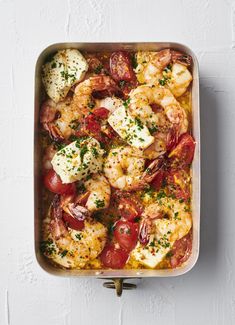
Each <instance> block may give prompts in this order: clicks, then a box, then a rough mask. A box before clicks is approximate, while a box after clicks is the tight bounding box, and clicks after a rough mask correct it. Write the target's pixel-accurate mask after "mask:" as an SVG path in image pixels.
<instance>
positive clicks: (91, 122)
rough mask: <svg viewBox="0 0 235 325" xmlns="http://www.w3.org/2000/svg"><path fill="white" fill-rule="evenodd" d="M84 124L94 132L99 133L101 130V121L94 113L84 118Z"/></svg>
mask: <svg viewBox="0 0 235 325" xmlns="http://www.w3.org/2000/svg"><path fill="white" fill-rule="evenodd" d="M84 124H85V128H86V129H87V130H88V131H90V132H92V133H94V134H97V133H99V132H100V131H101V126H100V123H99V121H98V120H97V118H96V116H95V115H94V114H89V115H87V116H86V117H85V119H84Z"/></svg>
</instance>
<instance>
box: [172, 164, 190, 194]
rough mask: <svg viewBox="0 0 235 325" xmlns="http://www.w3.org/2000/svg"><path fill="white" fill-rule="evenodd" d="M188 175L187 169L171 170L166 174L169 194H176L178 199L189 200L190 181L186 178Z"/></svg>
mask: <svg viewBox="0 0 235 325" xmlns="http://www.w3.org/2000/svg"><path fill="white" fill-rule="evenodd" d="M188 175H189V170H187V169H171V170H169V171H168V172H167V174H166V182H167V184H168V187H167V191H168V192H169V194H174V195H175V197H176V199H183V200H188V199H189V198H190V182H189V181H187V180H186V178H187V177H188Z"/></svg>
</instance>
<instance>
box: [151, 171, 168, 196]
mask: <svg viewBox="0 0 235 325" xmlns="http://www.w3.org/2000/svg"><path fill="white" fill-rule="evenodd" d="M164 177H165V172H164V170H163V169H159V170H158V172H157V174H156V176H155V177H154V179H153V181H152V182H151V186H152V187H153V188H154V190H156V191H159V190H160V188H161V187H162V183H163V180H164Z"/></svg>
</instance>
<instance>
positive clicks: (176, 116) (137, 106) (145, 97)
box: [128, 85, 188, 134]
mask: <svg viewBox="0 0 235 325" xmlns="http://www.w3.org/2000/svg"><path fill="white" fill-rule="evenodd" d="M151 105H159V106H161V107H162V108H163V111H164V114H165V115H166V117H167V120H168V125H172V126H174V127H176V128H177V129H178V130H179V134H182V133H185V132H186V131H187V129H188V119H187V115H186V112H185V110H184V108H183V107H181V106H180V104H179V102H178V101H177V100H176V99H175V97H174V96H173V94H172V93H171V91H170V90H169V89H166V88H163V87H157V86H154V85H153V86H150V85H142V86H139V87H137V88H136V89H134V90H132V91H131V93H130V105H129V107H128V110H129V113H130V115H132V116H133V117H138V118H139V119H140V120H141V121H142V122H143V123H147V125H148V127H149V128H154V127H159V126H163V125H164V124H166V123H165V120H164V118H163V117H162V112H160V113H159V114H161V115H160V117H161V118H160V117H159V114H158V113H155V112H154V111H153V109H152V107H151ZM162 121H163V124H162Z"/></svg>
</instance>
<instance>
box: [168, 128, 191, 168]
mask: <svg viewBox="0 0 235 325" xmlns="http://www.w3.org/2000/svg"><path fill="white" fill-rule="evenodd" d="M195 145H196V144H195V141H194V139H193V137H192V136H191V135H190V134H189V133H184V134H182V135H181V136H180V138H179V142H178V144H177V145H176V147H175V148H174V149H173V150H172V151H171V152H170V153H169V158H171V159H174V160H175V159H177V160H178V161H180V162H181V164H183V165H189V164H191V162H192V161H193V157H194V151H195Z"/></svg>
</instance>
